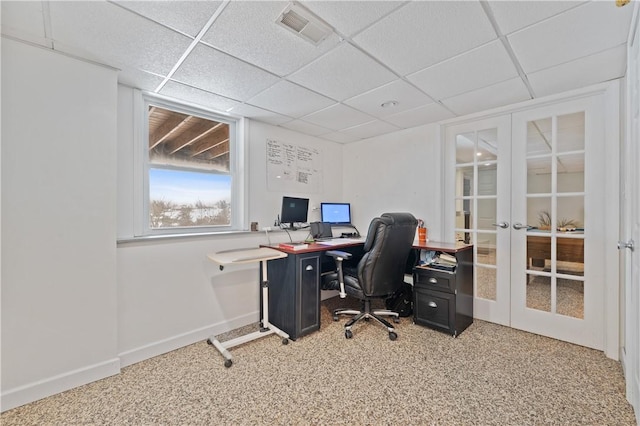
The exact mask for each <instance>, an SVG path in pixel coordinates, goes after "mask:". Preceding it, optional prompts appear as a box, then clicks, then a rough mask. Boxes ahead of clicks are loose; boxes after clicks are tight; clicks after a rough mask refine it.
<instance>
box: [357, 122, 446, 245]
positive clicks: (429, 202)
mask: <svg viewBox="0 0 640 426" xmlns="http://www.w3.org/2000/svg"><path fill="white" fill-rule="evenodd" d="M441 152H442V150H441V142H440V132H439V126H438V125H437V124H430V125H426V126H421V127H416V128H413V129H408V130H402V131H399V132H394V133H390V134H387V135H383V136H379V137H375V138H371V139H367V140H364V141H361V142H355V143H351V144H348V145H345V147H344V162H345V165H344V198H345V200H346V201H350V202H351V203H353V204H354V208H353V215H354V217H355V219H354V221H355V222H356V223H357V224H358V226H359V228H360V232H362V233H365V232H366V231H367V227H368V226H369V222H370V221H371V219H372V218H373V217H376V216H379V215H380V214H382V213H385V212H393V211H406V212H409V213H412V214H413V215H414V216H415V217H416V218H419V219H423V220H424V221H425V224H426V226H427V229H428V231H429V239H430V240H432V241H439V240H441V238H442V184H441V182H442V160H441V158H442V154H441Z"/></svg>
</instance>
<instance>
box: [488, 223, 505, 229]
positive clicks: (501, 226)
mask: <svg viewBox="0 0 640 426" xmlns="http://www.w3.org/2000/svg"><path fill="white" fill-rule="evenodd" d="M492 225H493V226H498V227H500V228H502V229H507V228H508V227H509V222H500V223H492Z"/></svg>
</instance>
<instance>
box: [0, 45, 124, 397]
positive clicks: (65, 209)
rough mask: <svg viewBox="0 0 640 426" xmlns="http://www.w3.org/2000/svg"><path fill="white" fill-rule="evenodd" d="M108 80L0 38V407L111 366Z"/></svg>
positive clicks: (112, 93)
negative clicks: (0, 309)
mask: <svg viewBox="0 0 640 426" xmlns="http://www.w3.org/2000/svg"><path fill="white" fill-rule="evenodd" d="M116 88H117V74H116V72H115V71H114V70H112V69H108V68H104V67H100V66H96V65H93V64H89V63H86V62H82V61H79V60H76V59H72V58H70V57H68V56H64V55H59V54H56V53H53V52H52V51H50V50H45V49H42V48H37V47H33V46H30V45H27V44H22V43H19V42H16V41H12V40H8V39H4V38H3V39H2V151H3V152H2V167H1V170H2V180H1V182H2V251H1V253H2V314H1V315H2V336H1V338H2V341H1V345H2V349H1V350H2V388H1V389H2V406H1V409H2V410H7V409H9V408H12V407H15V406H18V405H21V404H24V403H26V402H30V401H33V400H35V399H39V398H42V397H45V396H48V395H51V394H54V393H58V392H61V391H64V390H67V389H70V388H72V387H75V386H79V385H81V384H84V383H88V382H90V381H93V380H96V379H98V378H102V377H106V376H108V375H111V374H115V373H117V372H118V371H119V360H118V358H117V338H116V328H117V326H116V324H117V318H116V288H117V287H116V244H115V233H116V210H115V205H116V204H115V202H116V144H115V142H116V94H117V90H116Z"/></svg>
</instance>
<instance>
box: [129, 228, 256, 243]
mask: <svg viewBox="0 0 640 426" xmlns="http://www.w3.org/2000/svg"><path fill="white" fill-rule="evenodd" d="M260 233H261V232H260V231H249V230H243V231H220V232H199V233H184V234H163V235H143V236H140V237H122V238H118V239H117V240H116V244H117V245H124V244H131V243H151V242H158V241H172V240H183V239H192V238H194V239H195V238H212V237H213V238H215V237H229V236H234V235H238V236H240V235H249V234H256V235H258V234H260Z"/></svg>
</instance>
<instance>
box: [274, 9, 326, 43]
mask: <svg viewBox="0 0 640 426" xmlns="http://www.w3.org/2000/svg"><path fill="white" fill-rule="evenodd" d="M276 23H277V24H278V25H281V26H283V27H285V28H286V29H288V30H289V31H293V32H294V33H296V34H298V35H299V36H300V37H302V38H304V39H305V40H307V41H309V42H311V43H313V44H314V45H316V46H317V45H318V44H320V42H321V41H322V40H324V39H325V38H327V36H328V35H329V34H331V31H332V30H331V27H329V26H328V25H327V24H325V23H324V22H322V21H321V20H320V18H318V17H317V16H315V15H313V14H312V13H311V12H309V11H307V10H305V9H303V8H301V7H299V6H297V5H295V4H290V5H289V6H287V8H286V9H285V10H284V12H282V14H281V15H280V16H279V17H278V19H277V20H276Z"/></svg>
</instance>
